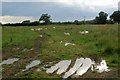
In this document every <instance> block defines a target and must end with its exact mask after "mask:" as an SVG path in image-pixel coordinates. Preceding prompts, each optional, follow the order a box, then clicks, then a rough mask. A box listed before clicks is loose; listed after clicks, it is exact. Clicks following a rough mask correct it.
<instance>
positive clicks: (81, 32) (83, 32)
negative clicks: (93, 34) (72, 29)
mask: <svg viewBox="0 0 120 80" xmlns="http://www.w3.org/2000/svg"><path fill="white" fill-rule="evenodd" d="M79 33H80V34H82V35H84V34H88V33H89V31H80V32H79Z"/></svg>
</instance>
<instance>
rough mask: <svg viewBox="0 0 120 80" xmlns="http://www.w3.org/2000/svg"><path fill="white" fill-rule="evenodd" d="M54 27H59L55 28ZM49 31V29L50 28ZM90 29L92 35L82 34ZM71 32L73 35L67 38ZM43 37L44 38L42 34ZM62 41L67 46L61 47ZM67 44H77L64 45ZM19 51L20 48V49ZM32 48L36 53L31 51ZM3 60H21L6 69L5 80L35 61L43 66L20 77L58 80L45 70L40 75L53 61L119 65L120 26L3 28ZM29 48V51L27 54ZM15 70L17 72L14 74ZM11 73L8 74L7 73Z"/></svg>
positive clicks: (113, 66)
mask: <svg viewBox="0 0 120 80" xmlns="http://www.w3.org/2000/svg"><path fill="white" fill-rule="evenodd" d="M53 27H56V28H55V29H53ZM31 28H34V29H36V28H43V30H42V31H31V30H30V29H31ZM46 28H47V29H46ZM82 30H88V31H89V34H86V35H80V34H79V31H82ZM64 32H69V33H70V34H71V35H70V36H65V35H64ZM40 34H42V35H43V38H40V37H39V35H40ZM60 41H63V43H61V44H60ZM65 42H71V43H74V44H76V45H75V46H71V45H69V46H66V47H65V46H64V44H65ZM17 48H20V49H19V50H17ZM31 48H34V49H35V50H33V51H30V49H31ZM2 49H3V59H7V58H12V57H18V58H20V60H19V61H18V62H16V63H15V64H13V65H9V66H6V65H4V66H3V67H4V68H5V70H4V71H3V77H13V75H15V74H16V73H19V72H20V71H21V70H22V69H23V68H25V65H26V64H28V63H29V62H30V61H32V60H34V59H40V61H41V65H39V66H37V67H35V68H32V69H30V71H27V72H25V73H20V74H19V75H17V77H32V78H35V77H37V78H58V77H61V75H60V76H59V75H52V76H51V75H48V74H46V73H45V71H41V72H39V73H36V72H35V70H36V69H37V68H40V67H42V66H43V65H45V64H48V63H49V62H54V63H56V62H59V61H60V60H63V59H71V60H75V59H76V58H80V57H90V58H92V59H94V60H96V61H99V60H100V59H101V58H103V59H105V60H106V61H107V63H108V65H109V66H110V67H111V68H117V64H118V61H119V60H118V55H117V54H118V50H119V49H118V26H117V25H48V26H36V27H32V26H31V27H22V26H21V27H7V26H6V27H3V28H2ZM24 49H26V51H24ZM13 69H14V71H12V70H13ZM6 71H7V73H5V72H6Z"/></svg>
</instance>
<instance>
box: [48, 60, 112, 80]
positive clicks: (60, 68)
mask: <svg viewBox="0 0 120 80" xmlns="http://www.w3.org/2000/svg"><path fill="white" fill-rule="evenodd" d="M70 64H71V60H62V61H60V62H59V63H57V64H55V65H54V66H52V67H51V68H48V69H47V70H46V73H50V74H52V73H54V72H55V71H56V74H62V73H64V72H65V74H64V76H63V79H66V78H68V77H69V76H71V75H73V77H74V78H76V77H79V76H82V75H83V74H85V73H86V72H87V71H88V69H91V71H94V70H95V71H96V70H97V72H99V73H102V72H104V71H106V72H108V71H110V69H108V66H107V63H106V61H105V60H102V61H101V62H100V64H99V65H97V64H96V63H95V61H92V60H91V59H90V58H85V59H84V58H79V59H76V61H75V63H74V66H73V67H72V68H70V69H69V70H68V71H67V72H66V70H67V69H68V68H69V66H70Z"/></svg>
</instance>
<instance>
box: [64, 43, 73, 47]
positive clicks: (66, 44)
mask: <svg viewBox="0 0 120 80" xmlns="http://www.w3.org/2000/svg"><path fill="white" fill-rule="evenodd" d="M68 45H73V46H74V45H75V44H74V43H65V46H68Z"/></svg>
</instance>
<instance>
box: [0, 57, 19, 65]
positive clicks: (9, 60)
mask: <svg viewBox="0 0 120 80" xmlns="http://www.w3.org/2000/svg"><path fill="white" fill-rule="evenodd" d="M18 60H19V59H18V58H12V59H7V60H4V61H2V62H1V63H0V65H3V64H13V63H14V62H16V61H18Z"/></svg>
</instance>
